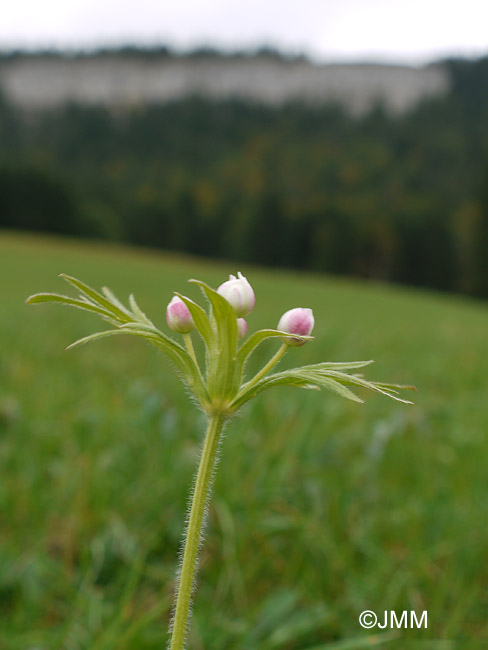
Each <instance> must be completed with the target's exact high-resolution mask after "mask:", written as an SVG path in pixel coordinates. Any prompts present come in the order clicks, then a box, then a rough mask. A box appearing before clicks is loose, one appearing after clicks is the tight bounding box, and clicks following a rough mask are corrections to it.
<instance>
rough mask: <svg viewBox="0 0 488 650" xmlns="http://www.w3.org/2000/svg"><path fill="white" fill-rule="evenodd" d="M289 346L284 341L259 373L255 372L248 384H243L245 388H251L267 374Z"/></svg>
mask: <svg viewBox="0 0 488 650" xmlns="http://www.w3.org/2000/svg"><path fill="white" fill-rule="evenodd" d="M288 347H289V346H288V345H287V344H286V343H283V344H282V346H281V347H280V349H279V350H278V352H277V353H276V354H275V355H274V357H271V359H270V360H269V361H268V363H267V364H266V365H265V366H263V368H261V370H260V371H259V372H258V373H257V374H255V375H254V377H253V378H252V379H251V380H250V381H248V382H247V384H245V385H244V386H243V388H245V389H246V390H248V389H249V388H251V387H252V386H254V384H257V383H258V381H259V380H260V379H262V378H263V377H264V376H265V375H267V374H268V372H269V371H270V370H271V369H272V368H274V367H275V366H276V364H277V363H278V361H280V359H282V358H283V357H284V355H285V352H286V351H287V350H288Z"/></svg>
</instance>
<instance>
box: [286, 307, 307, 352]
mask: <svg viewBox="0 0 488 650" xmlns="http://www.w3.org/2000/svg"><path fill="white" fill-rule="evenodd" d="M314 324H315V321H314V317H313V312H312V310H311V309H306V308H304V307H295V309H290V310H289V311H286V312H285V313H284V314H283V316H282V317H281V318H280V322H279V323H278V328H277V329H279V330H280V331H281V332H288V333H289V334H299V335H300V336H309V335H310V333H311V332H312V330H313V326H314ZM283 342H284V343H286V344H287V345H293V346H299V345H303V344H304V343H306V341H301V340H300V339H292V338H287V337H286V338H285V337H283Z"/></svg>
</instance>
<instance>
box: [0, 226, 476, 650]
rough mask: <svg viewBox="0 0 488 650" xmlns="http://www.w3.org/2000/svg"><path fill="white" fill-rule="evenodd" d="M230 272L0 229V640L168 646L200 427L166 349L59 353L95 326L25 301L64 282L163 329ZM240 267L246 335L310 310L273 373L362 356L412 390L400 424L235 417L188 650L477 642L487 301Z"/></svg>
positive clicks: (302, 409) (55, 645)
mask: <svg viewBox="0 0 488 650" xmlns="http://www.w3.org/2000/svg"><path fill="white" fill-rule="evenodd" d="M235 270H236V269H233V268H229V267H228V265H224V264H216V263H210V262H204V261H201V260H195V259H190V258H184V257H178V256H170V255H163V254H157V253H154V252H150V251H144V250H134V249H124V248H121V247H120V248H118V247H115V246H110V247H108V246H107V247H105V246H102V245H94V244H88V243H86V244H85V243H83V244H80V243H75V242H71V241H67V240H66V241H65V240H61V239H59V240H57V239H48V238H36V237H28V236H16V235H11V234H3V235H1V236H0V278H2V280H1V285H0V286H1V298H2V307H1V317H0V471H1V474H0V477H1V480H0V521H1V525H0V614H1V618H0V647H2V648H5V649H6V650H25V649H34V648H36V649H37V650H51V649H53V650H57V649H59V648H62V649H63V650H85V649H87V650H115V649H117V650H129V649H130V650H153V649H154V650H156V648H157V649H160V648H163V647H164V645H165V640H166V636H165V635H166V628H167V623H168V616H169V609H170V606H171V598H172V592H173V587H174V573H175V568H176V556H177V553H178V548H179V544H180V538H181V534H182V529H183V519H184V512H185V509H186V503H187V497H188V488H189V485H190V483H191V480H192V477H193V473H194V470H195V463H196V459H197V454H198V450H199V445H200V442H201V436H202V433H203V427H204V422H203V418H202V416H201V415H200V414H199V413H198V411H197V410H196V409H194V408H193V407H190V406H189V403H188V401H187V398H186V396H185V394H184V392H183V390H182V389H181V386H180V385H179V382H178V380H177V379H175V376H174V373H173V371H172V370H171V369H170V368H169V366H168V364H167V362H166V360H165V357H164V356H163V355H158V353H157V352H153V350H152V349H151V348H149V346H146V345H145V344H144V343H142V342H139V341H137V340H132V339H131V338H125V337H120V338H119V337H115V338H114V339H110V340H106V341H100V342H97V343H94V344H92V345H91V346H87V347H84V348H80V349H77V350H73V351H71V352H64V348H65V347H66V345H68V344H69V343H71V342H72V341H73V340H75V339H77V338H79V337H81V336H83V335H86V334H89V333H91V332H94V331H96V330H97V329H100V328H99V325H100V322H99V321H97V319H96V318H95V317H93V318H91V317H90V316H89V315H85V314H82V313H80V312H76V311H74V310H73V311H71V310H67V309H65V308H63V307H58V306H56V305H52V306H51V305H49V306H26V305H24V300H25V298H26V297H27V296H28V295H30V294H32V293H35V292H38V291H48V290H51V291H53V290H54V291H58V292H69V288H68V287H67V286H66V287H65V286H63V282H62V281H61V280H60V279H59V278H57V275H58V273H60V272H66V273H69V274H71V275H75V276H78V277H80V278H81V279H83V280H85V281H86V282H88V283H90V284H93V285H94V286H97V287H99V286H101V285H102V284H107V285H108V286H110V287H111V288H112V289H113V290H114V291H115V292H116V293H118V294H120V297H121V298H124V299H125V298H126V297H127V294H128V293H129V292H134V293H135V295H136V297H137V299H138V302H139V303H140V305H141V306H142V307H143V309H145V310H146V311H147V313H148V315H149V316H150V317H151V318H152V319H153V320H154V321H155V322H156V323H157V322H162V321H163V310H164V308H165V306H166V304H167V302H168V301H169V299H170V298H171V295H172V291H173V290H179V291H182V292H186V293H187V294H188V295H191V296H192V297H194V298H197V297H198V292H197V291H196V288H195V287H191V286H190V285H187V284H186V280H187V279H188V278H189V277H197V278H200V279H203V280H206V281H207V282H208V283H209V284H211V285H213V286H216V285H218V284H220V282H222V281H223V280H224V279H225V278H226V275H227V274H228V273H229V272H233V271H235ZM242 271H243V272H245V274H246V275H247V276H248V278H249V279H250V281H251V282H252V284H253V287H254V289H255V292H256V295H257V305H256V309H255V312H254V313H253V314H252V315H251V316H250V317H249V319H248V323H249V327H250V331H252V330H254V329H257V328H260V327H265V326H272V327H273V326H275V325H276V323H277V321H278V319H279V317H280V315H281V314H282V313H283V312H284V311H285V310H287V309H289V308H291V307H294V306H305V307H312V308H313V310H314V314H315V319H316V329H315V332H314V334H315V335H316V340H315V341H314V342H313V343H309V344H307V345H306V346H304V347H303V348H298V349H295V350H293V351H291V352H290V353H289V355H288V357H287V358H286V359H285V361H284V362H283V367H286V365H292V364H295V363H296V364H302V363H311V362H316V361H322V360H354V359H365V358H374V359H376V361H377V363H376V364H374V366H372V367H371V368H370V369H367V371H368V372H367V375H368V377H371V378H375V379H384V380H387V381H396V382H399V383H402V382H403V383H410V382H414V383H415V384H416V385H417V387H418V391H419V392H418V394H417V395H415V401H416V405H415V406H414V407H406V406H402V405H398V404H395V403H393V402H390V401H389V400H386V399H382V398H381V397H376V396H373V397H371V396H369V395H368V396H366V397H367V402H366V404H364V405H357V404H354V403H348V402H345V401H344V400H341V399H340V398H338V397H336V396H334V395H330V394H327V393H325V392H324V393H318V392H315V391H300V390H297V389H295V390H294V389H292V388H281V389H280V388H276V389H275V390H274V391H272V392H271V391H270V392H267V393H266V394H264V395H263V396H262V398H261V399H257V400H255V402H253V404H252V406H250V407H249V408H247V409H244V410H243V412H242V414H241V415H240V417H238V418H237V419H235V420H234V421H233V422H232V423H231V425H230V426H229V427H228V429H227V435H226V438H225V440H224V444H223V447H222V450H221V462H220V466H219V468H218V473H217V476H216V481H215V493H214V498H213V501H212V505H211V508H210V511H209V525H208V528H207V534H206V540H205V547H204V550H203V553H202V557H201V570H200V575H199V584H198V593H197V597H196V600H195V606H194V617H193V626H192V631H191V635H190V641H189V648H191V650H203V649H205V650H334V649H335V650H353V649H355V648H361V647H373V646H374V647H376V642H377V643H379V642H381V645H379V646H378V647H384V648H388V649H390V648H394V649H397V648H398V649H399V650H404V649H405V648H409V647H415V648H425V649H427V648H429V649H432V650H453V649H454V648H456V649H457V648H463V649H464V648H470V647H473V648H474V647H480V648H482V647H486V642H487V641H488V622H487V620H486V611H487V606H488V595H487V592H486V584H487V581H488V563H487V561H486V560H487V543H486V521H487V514H488V512H487V503H488V481H487V480H486V475H487V471H486V458H487V457H488V439H487V436H486V432H487V430H488V426H487V425H488V400H487V399H486V368H487V366H486V358H487V357H488V337H487V332H488V309H487V308H486V305H483V304H480V303H475V302H470V301H468V300H465V299H460V298H455V297H448V296H440V295H436V294H434V293H431V294H428V293H422V292H417V291H412V290H406V289H398V288H389V287H384V286H379V285H375V284H367V283H354V282H346V281H344V280H339V279H332V278H329V277H325V276H314V275H310V274H298V273H290V272H288V273H283V272H273V271H263V270H259V269H253V268H243V269H242ZM162 327H163V329H164V328H165V325H162ZM277 345H278V344H277V343H274V344H272V343H270V344H269V345H268V346H267V347H266V346H263V350H262V351H261V352H260V353H259V354H258V353H256V359H255V360H254V363H255V364H257V363H263V362H264V361H265V359H266V358H267V356H269V355H270V354H271V353H272V352H274V350H275V348H276V346H277ZM365 609H370V610H374V611H376V612H378V613H379V615H380V618H381V617H382V614H383V612H384V611H385V610H396V611H397V612H401V611H402V610H409V611H410V610H415V611H416V612H419V613H421V612H422V611H423V610H428V617H429V618H428V621H429V626H428V629H426V630H425V629H422V630H401V631H394V632H393V633H392V632H389V631H384V632H381V633H380V634H379V635H378V636H377V637H376V642H375V637H374V636H371V633H370V632H368V631H366V630H363V629H362V628H361V627H360V626H359V623H358V616H359V614H360V613H361V612H362V611H363V610H365ZM385 634H386V636H384V635H385ZM392 635H393V636H392ZM483 641H484V643H483ZM2 642H3V645H2ZM421 642H422V643H421ZM366 643H367V645H365V644H366ZM409 644H411V645H409ZM470 644H479V645H470Z"/></svg>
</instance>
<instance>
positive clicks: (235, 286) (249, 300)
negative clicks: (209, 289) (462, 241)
mask: <svg viewBox="0 0 488 650" xmlns="http://www.w3.org/2000/svg"><path fill="white" fill-rule="evenodd" d="M229 277H230V279H229V280H227V282H224V284H221V285H220V287H219V288H218V289H217V292H218V293H220V295H221V296H223V297H224V298H225V299H226V300H227V302H230V304H231V305H232V307H233V309H234V311H235V313H236V314H237V316H238V318H241V317H242V316H247V314H250V313H251V312H252V310H253V309H254V303H255V302H256V298H255V296H254V291H253V290H252V287H251V285H250V284H249V282H248V281H247V280H246V278H245V277H244V276H243V275H242V273H241V272H239V273H238V274H237V278H236V277H235V276H234V275H231V276H229Z"/></svg>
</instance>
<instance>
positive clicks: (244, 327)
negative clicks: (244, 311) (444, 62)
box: [237, 318, 247, 339]
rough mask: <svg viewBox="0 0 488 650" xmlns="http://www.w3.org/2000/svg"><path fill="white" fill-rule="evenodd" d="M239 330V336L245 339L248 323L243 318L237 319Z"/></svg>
mask: <svg viewBox="0 0 488 650" xmlns="http://www.w3.org/2000/svg"><path fill="white" fill-rule="evenodd" d="M237 331H238V333H239V338H240V339H243V338H244V337H245V336H246V332H247V323H246V321H245V320H244V319H243V318H238V319H237Z"/></svg>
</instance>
